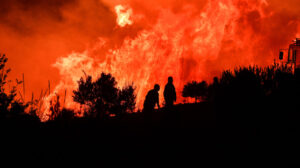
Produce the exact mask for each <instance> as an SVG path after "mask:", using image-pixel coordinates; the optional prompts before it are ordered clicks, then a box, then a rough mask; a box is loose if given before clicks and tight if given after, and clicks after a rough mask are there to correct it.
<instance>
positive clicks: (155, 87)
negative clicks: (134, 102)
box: [154, 84, 160, 92]
mask: <svg viewBox="0 0 300 168" xmlns="http://www.w3.org/2000/svg"><path fill="white" fill-rule="evenodd" d="M159 89H160V87H159V85H158V84H155V85H154V90H156V91H157V92H158V91H159Z"/></svg>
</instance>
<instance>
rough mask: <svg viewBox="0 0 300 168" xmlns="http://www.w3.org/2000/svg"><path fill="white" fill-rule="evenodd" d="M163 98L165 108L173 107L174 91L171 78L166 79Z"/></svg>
mask: <svg viewBox="0 0 300 168" xmlns="http://www.w3.org/2000/svg"><path fill="white" fill-rule="evenodd" d="M164 98H165V103H166V107H167V108H170V107H173V105H174V102H175V101H176V91H175V87H174V85H173V77H171V76H170V77H169V78H168V83H167V84H166V86H165V90H164Z"/></svg>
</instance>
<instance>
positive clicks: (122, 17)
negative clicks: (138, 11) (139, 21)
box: [115, 5, 133, 27]
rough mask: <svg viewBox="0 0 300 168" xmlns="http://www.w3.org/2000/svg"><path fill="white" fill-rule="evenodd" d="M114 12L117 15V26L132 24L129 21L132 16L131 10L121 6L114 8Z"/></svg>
mask: <svg viewBox="0 0 300 168" xmlns="http://www.w3.org/2000/svg"><path fill="white" fill-rule="evenodd" d="M115 11H116V14H117V24H118V25H119V26H121V27H124V26H126V25H131V24H132V23H133V22H132V21H131V20H130V17H131V15H132V9H130V8H128V9H126V8H125V7H124V6H123V5H117V6H115Z"/></svg>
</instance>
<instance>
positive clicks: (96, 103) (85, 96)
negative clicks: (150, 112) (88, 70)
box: [73, 73, 135, 118]
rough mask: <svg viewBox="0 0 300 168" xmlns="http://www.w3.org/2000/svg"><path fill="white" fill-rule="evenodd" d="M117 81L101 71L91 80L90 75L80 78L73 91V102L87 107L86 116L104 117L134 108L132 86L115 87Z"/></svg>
mask: <svg viewBox="0 0 300 168" xmlns="http://www.w3.org/2000/svg"><path fill="white" fill-rule="evenodd" d="M116 85H117V82H116V80H115V78H114V77H113V76H112V75H111V74H105V73H102V74H101V76H100V78H98V79H97V80H96V81H92V77H91V76H87V77H86V78H85V79H84V78H81V79H80V80H79V82H78V89H77V90H75V91H73V93H74V96H73V99H74V101H75V102H78V103H80V104H81V105H85V106H87V107H88V109H89V110H88V116H91V117H95V118H104V117H107V116H109V115H112V114H114V115H121V114H124V113H126V112H130V111H133V109H134V108H135V95H134V87H133V86H132V85H129V86H127V87H125V88H123V89H121V90H120V89H118V88H117V87H116Z"/></svg>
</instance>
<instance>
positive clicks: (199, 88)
mask: <svg viewBox="0 0 300 168" xmlns="http://www.w3.org/2000/svg"><path fill="white" fill-rule="evenodd" d="M207 93H208V86H207V83H206V81H202V82H199V83H198V82H196V81H192V82H190V83H187V84H186V85H184V88H183V91H182V96H183V97H191V98H194V99H195V103H197V101H198V100H200V99H201V98H202V100H205V99H206V98H207Z"/></svg>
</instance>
